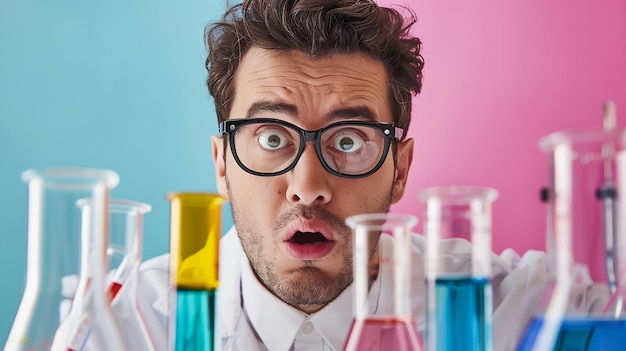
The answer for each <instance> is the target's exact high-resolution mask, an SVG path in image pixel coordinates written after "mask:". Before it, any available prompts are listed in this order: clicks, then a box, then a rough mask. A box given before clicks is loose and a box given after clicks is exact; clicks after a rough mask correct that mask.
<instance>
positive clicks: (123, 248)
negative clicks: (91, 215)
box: [107, 199, 166, 351]
mask: <svg viewBox="0 0 626 351" xmlns="http://www.w3.org/2000/svg"><path fill="white" fill-rule="evenodd" d="M151 209H152V208H151V207H150V205H148V204H145V203H141V202H135V201H128V200H120V199H112V200H111V201H109V216H110V227H111V230H110V237H109V245H108V250H107V253H108V255H109V265H110V272H111V273H110V278H109V279H108V281H107V287H108V288H107V295H108V298H109V300H110V301H111V304H112V306H111V307H112V309H113V312H114V316H115V319H116V320H117V323H118V325H120V326H122V327H123V333H122V335H123V337H124V341H125V343H126V346H127V347H128V349H129V350H133V351H142V350H156V349H157V347H156V345H157V344H156V342H157V341H158V342H161V343H162V345H164V344H165V342H166V340H165V338H163V337H159V336H160V335H156V336H155V335H151V334H150V333H149V329H148V327H147V325H146V321H145V318H144V313H143V311H142V307H141V306H140V299H139V295H138V290H137V289H138V283H139V266H140V264H141V257H142V253H141V246H142V242H143V241H142V234H143V216H144V214H145V213H148V212H149V211H150V210H151Z"/></svg>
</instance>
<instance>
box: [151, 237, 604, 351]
mask: <svg viewBox="0 0 626 351" xmlns="http://www.w3.org/2000/svg"><path fill="white" fill-rule="evenodd" d="M423 239H424V238H423V237H422V236H420V235H417V234H415V235H414V236H413V253H414V255H413V257H414V260H415V264H416V265H420V264H423V263H421V262H423V253H424V240H423ZM441 248H442V250H443V251H444V252H446V253H447V255H449V257H450V261H451V262H453V263H454V264H455V265H457V264H458V266H459V267H464V266H467V263H468V261H469V260H470V258H471V253H470V252H471V251H470V249H471V246H470V244H469V243H468V242H466V241H462V240H452V241H447V242H446V243H444V244H443V245H442V246H441ZM492 256H493V257H492V272H493V278H492V288H493V308H494V313H493V336H494V350H496V351H508V350H513V349H514V348H515V344H516V343H517V340H518V339H519V337H520V335H521V333H522V332H523V330H524V328H525V326H526V323H527V321H528V320H529V318H530V317H531V316H532V315H533V313H534V312H536V306H537V303H538V302H539V299H540V297H541V295H542V293H543V291H544V288H545V286H546V283H547V281H548V273H547V263H546V261H547V258H546V255H545V253H543V252H538V251H529V252H528V253H526V254H525V255H524V256H523V257H519V256H518V255H517V254H516V253H515V252H514V251H512V250H505V251H504V252H503V254H501V255H500V256H498V255H495V254H494V255H492ZM168 261H169V258H168V255H162V256H159V257H157V258H154V259H151V260H148V261H146V262H145V263H144V264H143V265H142V270H141V283H140V292H141V296H142V298H143V299H144V300H145V301H147V304H148V305H151V306H152V309H151V311H149V313H146V316H148V317H146V319H151V321H147V322H149V323H148V324H149V328H150V329H151V333H159V334H160V335H165V334H166V333H167V330H168V329H167V315H168V308H167V306H168V304H167V303H168V296H167V292H168V289H169V273H168V269H169V262H168ZM412 275H413V279H417V281H423V280H424V270H423V269H414V270H413V274H412ZM219 278H220V288H219V290H218V297H217V299H218V319H219V327H220V334H221V340H222V345H221V347H222V351H234V350H243V351H257V350H259V351H263V350H269V351H292V350H293V351H308V350H315V351H325V350H334V351H340V350H341V349H342V347H343V343H344V341H345V339H346V337H347V334H348V332H349V328H350V325H351V323H352V317H353V288H352V285H350V286H349V287H348V288H347V289H346V290H344V291H343V292H342V293H341V294H340V295H339V296H338V297H337V298H336V299H335V300H334V301H332V302H331V303H330V304H329V305H327V306H325V307H324V308H323V309H321V310H320V311H318V312H315V313H313V314H310V315H307V314H306V313H304V312H302V311H299V310H297V309H295V308H293V307H291V306H289V305H287V304H286V303H284V302H282V301H281V300H279V299H278V298H276V297H275V296H274V295H272V294H271V293H270V292H269V291H268V290H267V289H266V288H265V287H264V286H263V285H262V284H261V283H260V282H259V281H258V280H257V279H256V277H255V275H254V273H253V272H252V269H251V268H250V265H249V262H248V260H247V258H246V256H245V254H244V252H243V249H242V247H241V243H240V242H239V238H238V237H237V233H236V231H235V229H234V228H231V230H229V232H228V233H227V234H226V235H225V236H224V237H223V238H222V239H221V241H220V275H219ZM380 280H384V279H379V280H377V281H376V282H375V283H374V285H373V286H372V289H371V291H370V295H369V303H370V306H374V305H375V306H376V307H377V308H378V309H380V310H381V311H382V312H381V313H384V312H385V311H384V310H385V309H386V308H387V307H388V306H385V301H388V300H389V299H388V298H387V297H386V296H385V294H386V290H387V289H385V283H384V282H382V283H381V282H380ZM422 293H423V291H420V292H416V294H419V295H420V296H417V297H416V298H414V299H413V301H415V302H414V304H413V306H412V308H413V313H414V315H415V316H416V324H417V325H418V329H420V330H421V329H423V327H424V320H423V307H422V306H423V295H422ZM574 293H575V294H576V295H577V298H576V299H570V300H571V301H576V303H577V305H576V306H570V308H573V309H578V310H580V312H583V313H587V312H590V311H591V310H597V309H599V308H602V307H603V306H604V305H605V304H606V301H607V299H608V289H607V288H606V286H604V285H602V286H600V285H593V284H591V281H588V282H586V283H585V284H583V285H581V286H580V287H578V288H577V289H576V290H575V292H574ZM165 346H166V345H163V350H166V347H165Z"/></svg>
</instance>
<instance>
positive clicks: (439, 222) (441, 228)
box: [419, 186, 514, 351]
mask: <svg viewBox="0 0 626 351" xmlns="http://www.w3.org/2000/svg"><path fill="white" fill-rule="evenodd" d="M497 196H498V193H497V191H496V190H495V189H492V188H487V187H474V186H442V187H433V188H428V189H425V190H423V191H421V192H420V194H419V198H420V200H421V201H423V202H424V203H425V204H426V215H425V222H424V231H425V234H426V289H427V290H426V305H427V307H426V311H427V312H426V316H427V317H426V332H425V340H426V342H425V343H426V349H427V350H431V351H452V350H463V351H465V350H468V351H469V350H475V351H479V350H480V351H484V350H492V349H493V340H492V339H493V335H492V313H493V308H492V291H491V204H492V202H493V201H494V200H495V199H496V198H497ZM511 318H514V316H511Z"/></svg>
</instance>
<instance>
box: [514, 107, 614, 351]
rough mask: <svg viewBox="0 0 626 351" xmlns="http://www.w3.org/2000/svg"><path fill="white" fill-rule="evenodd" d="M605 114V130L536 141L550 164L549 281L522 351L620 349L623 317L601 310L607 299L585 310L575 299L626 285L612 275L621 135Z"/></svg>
mask: <svg viewBox="0 0 626 351" xmlns="http://www.w3.org/2000/svg"><path fill="white" fill-rule="evenodd" d="M611 116H612V113H611V108H607V109H605V115H604V126H603V128H595V129H594V128H592V129H583V130H571V131H559V132H555V133H552V134H550V135H547V136H545V137H543V138H541V140H540V141H539V146H540V148H541V149H542V150H543V151H544V152H546V153H547V154H548V159H549V167H550V168H549V169H550V182H549V186H548V188H547V190H548V191H547V202H548V204H547V205H548V226H547V230H546V245H547V251H548V257H549V259H548V261H549V273H550V278H551V279H550V282H549V284H548V286H547V289H546V291H545V294H544V295H545V296H544V298H543V299H542V302H541V303H540V305H539V308H538V310H537V311H536V312H535V314H534V315H533V316H532V317H531V319H530V321H529V323H528V325H527V328H526V331H525V332H524V334H523V336H522V338H521V339H520V341H519V343H518V348H517V349H518V350H520V351H521V350H542V351H543V350H618V349H622V348H623V347H624V344H623V343H624V341H623V340H625V338H626V319H624V318H625V317H624V315H622V314H621V313H617V315H616V314H615V313H613V314H612V315H611V313H607V312H608V311H607V307H606V300H599V301H598V302H596V303H595V304H594V305H591V306H588V302H587V301H586V299H584V298H581V296H580V295H581V292H580V289H581V288H583V289H591V283H592V281H593V282H595V283H596V284H598V283H605V284H604V285H603V286H604V288H605V290H606V291H605V292H606V295H607V296H608V295H609V291H610V290H613V291H615V292H616V293H619V291H620V290H619V289H616V287H617V286H622V285H623V284H624V283H626V282H624V281H623V280H624V279H623V278H621V277H619V276H618V275H616V270H615V268H616V267H618V266H619V264H616V263H617V262H619V260H618V257H617V252H616V250H615V247H616V245H615V244H616V243H618V246H619V245H620V244H621V242H622V240H619V239H620V235H619V234H620V233H618V228H619V227H620V225H623V224H622V222H623V221H624V220H626V217H619V216H618V213H619V212H618V210H617V209H618V208H620V207H622V206H619V196H620V194H621V193H623V191H624V189H626V188H625V187H624V185H625V184H624V183H623V181H622V179H623V177H624V175H623V174H621V172H623V171H624V169H623V168H621V167H624V166H623V165H622V166H620V165H619V162H618V160H617V158H616V156H617V155H619V154H622V153H623V152H624V141H625V138H626V131H625V130H622V129H616V128H614V123H615V122H614V120H613V121H612V120H611V119H612V118H611ZM613 119H614V117H613ZM618 166H619V167H618ZM617 179H620V181H619V182H617V181H616V180H617ZM620 185H621V187H620ZM599 286H600V285H596V286H595V287H594V288H593V289H595V290H596V291H597V290H599V289H601V288H600V287H599ZM622 291H623V290H622ZM614 296H615V295H614ZM614 300H618V299H614Z"/></svg>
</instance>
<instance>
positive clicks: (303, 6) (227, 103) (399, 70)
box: [205, 0, 424, 135]
mask: <svg viewBox="0 0 626 351" xmlns="http://www.w3.org/2000/svg"><path fill="white" fill-rule="evenodd" d="M401 9H404V10H405V12H406V16H407V17H406V18H405V17H404V16H403V14H402V13H401V12H400V11H398V10H396V9H393V8H387V7H381V6H378V5H377V4H376V3H375V1H374V0H244V2H243V3H241V4H236V5H234V6H231V7H230V8H229V9H228V10H227V11H226V13H225V14H224V16H223V17H222V19H221V20H220V21H217V22H214V23H211V24H209V25H207V27H206V29H205V44H206V47H207V51H208V54H207V58H206V62H205V66H206V68H207V70H208V73H209V74H208V78H207V86H208V88H209V92H210V93H211V95H212V96H213V99H214V101H215V110H216V113H217V119H218V122H220V121H223V120H226V119H227V118H228V114H229V111H230V108H231V104H232V99H231V98H232V97H233V94H234V91H233V90H234V87H233V81H234V76H235V73H236V72H237V68H238V67H239V64H240V62H241V59H242V57H243V56H244V55H245V53H246V52H247V50H248V49H249V48H250V47H252V46H256V47H260V48H264V49H272V50H281V51H291V50H298V51H301V52H304V53H307V54H308V55H310V56H311V57H312V58H315V57H323V56H326V55H331V54H335V53H344V54H349V53H354V52H361V53H364V54H366V55H369V56H370V57H372V58H374V59H376V60H379V61H381V62H382V63H383V64H384V66H385V69H386V71H387V74H388V81H389V88H390V92H391V94H390V97H391V101H390V105H391V111H392V113H393V120H394V123H395V125H396V126H398V127H400V128H402V129H404V130H405V131H406V130H407V129H408V127H409V123H410V120H411V97H412V95H413V94H418V93H419V92H420V91H421V88H422V69H423V68H424V59H423V57H422V56H421V54H420V50H421V45H422V42H421V41H420V39H419V38H417V37H415V36H412V35H411V33H410V29H411V27H412V26H413V25H414V24H415V22H416V21H417V19H416V16H415V13H414V12H413V11H411V10H410V9H409V8H406V7H402V8H401ZM405 135H406V133H405Z"/></svg>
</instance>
